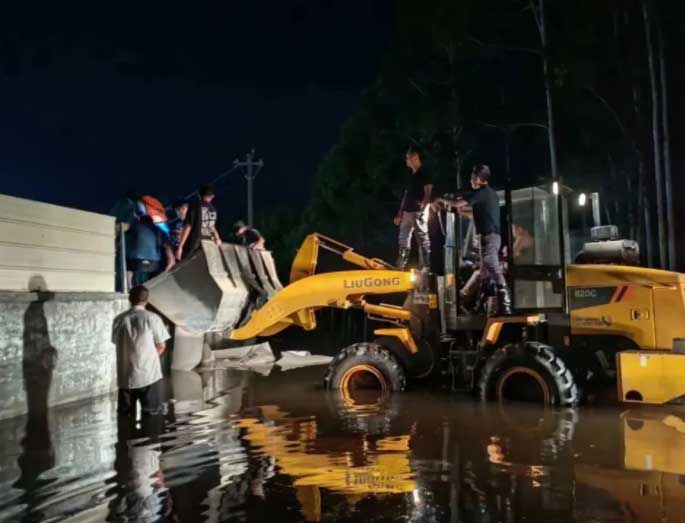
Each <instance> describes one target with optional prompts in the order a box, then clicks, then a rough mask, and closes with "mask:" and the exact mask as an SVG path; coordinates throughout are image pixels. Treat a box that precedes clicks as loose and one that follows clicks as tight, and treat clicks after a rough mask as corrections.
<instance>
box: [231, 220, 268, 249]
mask: <svg viewBox="0 0 685 523" xmlns="http://www.w3.org/2000/svg"><path fill="white" fill-rule="evenodd" d="M233 234H234V235H235V236H236V238H238V240H240V242H241V243H242V244H243V245H244V246H245V247H247V248H249V249H255V250H258V251H261V250H264V241H265V240H264V237H263V236H262V235H261V233H260V232H259V231H258V230H257V229H255V228H254V227H250V226H249V225H246V224H245V222H244V221H242V220H238V221H237V222H235V223H234V224H233Z"/></svg>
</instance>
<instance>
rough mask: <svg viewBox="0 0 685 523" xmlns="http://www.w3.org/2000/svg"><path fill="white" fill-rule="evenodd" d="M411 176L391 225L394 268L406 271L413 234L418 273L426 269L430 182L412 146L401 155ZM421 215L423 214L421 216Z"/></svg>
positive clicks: (427, 265)
mask: <svg viewBox="0 0 685 523" xmlns="http://www.w3.org/2000/svg"><path fill="white" fill-rule="evenodd" d="M405 162H406V164H407V167H409V169H410V170H411V176H410V178H409V182H408V184H407V189H406V190H405V191H404V197H403V198H402V203H401V204H400V209H399V211H398V213H397V216H396V217H395V220H394V223H395V225H397V226H399V228H400V231H399V238H398V242H399V255H398V257H397V264H396V265H397V267H398V268H399V269H400V270H405V269H406V268H407V263H408V262H409V255H410V254H411V240H412V237H413V235H414V233H415V232H416V236H417V239H418V241H419V264H420V266H421V269H427V268H428V267H430V250H431V244H430V237H429V236H428V223H427V222H428V204H429V203H430V202H431V198H432V192H433V182H432V181H431V177H430V175H429V174H428V172H427V171H426V169H425V167H424V166H423V163H422V162H421V152H420V151H419V149H418V148H417V147H415V146H411V147H409V149H408V150H407V153H406V155H405ZM424 211H425V212H424Z"/></svg>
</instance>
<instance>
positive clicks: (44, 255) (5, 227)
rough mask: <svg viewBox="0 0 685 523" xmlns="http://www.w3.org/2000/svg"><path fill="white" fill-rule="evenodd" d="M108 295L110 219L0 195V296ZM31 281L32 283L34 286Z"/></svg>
mask: <svg viewBox="0 0 685 523" xmlns="http://www.w3.org/2000/svg"><path fill="white" fill-rule="evenodd" d="M37 277H42V278H43V280H44V281H45V286H46V288H47V290H50V291H73V292H77V291H96V292H113V291H114V218H113V217H111V216H105V215H102V214H96V213H92V212H86V211H80V210H77V209H69V208H67V207H60V206H58V205H51V204H47V203H42V202H35V201H31V200H25V199H22V198H15V197H13V196H6V195H3V194H0V290H6V291H27V290H30V289H29V282H30V281H31V279H32V278H37ZM34 281H37V280H34Z"/></svg>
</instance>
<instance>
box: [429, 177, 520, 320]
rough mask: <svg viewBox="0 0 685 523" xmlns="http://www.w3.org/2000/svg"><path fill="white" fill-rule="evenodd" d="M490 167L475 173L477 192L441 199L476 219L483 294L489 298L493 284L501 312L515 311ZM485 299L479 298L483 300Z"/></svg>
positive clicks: (475, 189) (474, 220) (497, 202)
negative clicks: (503, 258) (501, 253)
mask: <svg viewBox="0 0 685 523" xmlns="http://www.w3.org/2000/svg"><path fill="white" fill-rule="evenodd" d="M489 181H490V168H489V167H488V166H487V165H476V166H475V167H474V168H473V172H472V173H471V187H472V188H473V192H472V193H471V194H470V195H468V196H466V197H463V198H461V197H460V198H457V199H456V200H445V199H441V200H440V202H442V203H443V204H445V205H447V206H451V207H455V208H456V209H457V212H458V213H459V214H462V215H465V216H468V217H469V218H472V219H473V222H474V225H475V228H476V233H477V234H478V235H479V236H480V296H481V298H482V297H485V298H487V296H489V295H490V294H491V287H492V286H493V285H494V286H495V289H496V295H497V301H498V311H497V314H500V315H509V314H511V295H510V293H509V287H508V286H507V280H506V279H505V278H504V270H503V268H502V263H501V262H500V259H499V251H500V247H501V246H502V236H501V230H500V215H499V198H498V196H497V192H496V191H495V190H494V189H493V188H492V187H490V185H489ZM483 301H484V300H482V299H479V302H481V303H482V302H483Z"/></svg>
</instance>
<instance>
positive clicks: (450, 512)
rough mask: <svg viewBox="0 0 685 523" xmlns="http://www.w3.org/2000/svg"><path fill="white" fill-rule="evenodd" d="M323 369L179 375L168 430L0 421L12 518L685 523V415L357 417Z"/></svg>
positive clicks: (509, 412) (454, 404)
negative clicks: (328, 387) (330, 388)
mask: <svg viewBox="0 0 685 523" xmlns="http://www.w3.org/2000/svg"><path fill="white" fill-rule="evenodd" d="M324 371H325V369H324V368H322V367H316V368H308V369H299V370H292V371H288V372H276V371H274V372H272V373H271V375H269V376H261V375H258V374H254V373H250V372H242V371H227V370H222V371H213V372H210V373H206V374H202V375H200V374H196V373H190V372H189V373H174V375H173V377H172V378H171V379H169V380H168V383H167V389H168V393H169V394H170V395H171V396H173V397H174V399H175V401H174V402H173V403H172V404H171V406H170V410H169V413H168V414H167V415H166V416H165V417H164V418H163V419H161V418H160V419H141V420H138V421H135V420H134V421H132V422H128V421H126V420H123V421H122V420H119V419H117V416H116V400H115V399H114V398H111V397H105V398H98V399H94V400H92V401H89V402H86V403H81V404H78V405H72V406H66V407H63V408H58V409H53V410H52V411H50V412H49V414H48V417H42V418H41V417H40V416H39V419H26V418H16V419H12V420H7V421H4V422H0V438H1V440H0V441H1V443H2V446H1V447H0V520H2V521H22V522H29V521H72V522H87V521H114V522H119V521H121V522H133V521H145V522H148V521H150V522H151V521H174V522H186V521H188V522H196V521H197V522H199V521H211V522H219V521H260V522H261V521H265V522H273V523H276V522H282V521H349V522H352V521H354V522H358V521H362V522H374V521H382V522H392V521H417V522H418V521H420V522H433V521H440V522H442V521H445V522H497V521H501V522H510V521H533V522H543V521H544V522H554V521H559V522H571V521H574V522H598V521H602V522H607V521H608V522H612V521H621V522H622V521H626V522H635V521H645V522H646V521H655V522H656V521H659V522H671V521H685V410H684V408H682V407H673V408H667V409H666V408H653V407H649V408H647V407H643V408H641V409H632V408H625V407H617V406H606V407H583V408H581V409H578V410H545V409H541V408H537V407H534V406H526V405H519V404H508V405H505V406H499V405H496V404H489V405H484V404H481V403H479V402H477V401H475V400H474V399H473V398H472V397H470V396H468V395H465V394H454V393H453V394H450V393H449V392H447V391H445V390H430V389H418V390H413V391H410V392H407V393H403V394H401V395H397V396H395V397H393V398H391V400H389V401H387V402H385V403H383V404H382V405H347V404H343V403H342V402H341V401H340V400H338V399H337V398H336V397H335V396H331V395H329V394H326V393H324V391H323V390H322V389H321V381H322V377H323V373H324Z"/></svg>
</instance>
